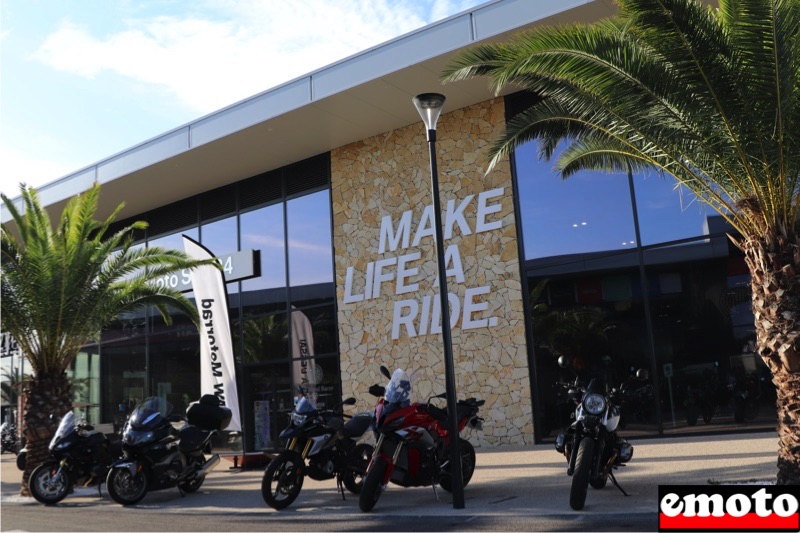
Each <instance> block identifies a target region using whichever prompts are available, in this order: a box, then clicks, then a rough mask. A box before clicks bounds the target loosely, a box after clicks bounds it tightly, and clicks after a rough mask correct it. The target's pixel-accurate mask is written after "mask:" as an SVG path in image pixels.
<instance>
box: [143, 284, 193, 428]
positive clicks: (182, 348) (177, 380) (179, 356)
mask: <svg viewBox="0 0 800 533" xmlns="http://www.w3.org/2000/svg"><path fill="white" fill-rule="evenodd" d="M186 297H187V298H189V299H190V300H193V299H194V295H193V293H191V292H189V293H186ZM170 317H171V318H172V324H169V325H168V324H167V323H166V322H165V321H164V318H163V317H162V316H161V314H160V313H159V312H158V311H156V310H155V309H153V310H151V319H150V320H151V324H152V326H151V333H150V335H149V337H148V366H149V368H148V378H149V391H148V395H149V396H159V397H161V398H164V399H165V400H167V401H168V402H170V403H171V404H172V405H173V407H174V409H175V412H177V413H185V412H186V408H187V407H188V406H189V402H192V401H195V400H198V399H199V398H200V351H199V346H200V340H199V333H198V331H197V327H196V326H195V325H194V323H193V322H192V321H191V319H190V318H189V317H188V316H187V315H185V314H183V313H180V312H178V311H177V310H174V309H172V310H171V312H170Z"/></svg>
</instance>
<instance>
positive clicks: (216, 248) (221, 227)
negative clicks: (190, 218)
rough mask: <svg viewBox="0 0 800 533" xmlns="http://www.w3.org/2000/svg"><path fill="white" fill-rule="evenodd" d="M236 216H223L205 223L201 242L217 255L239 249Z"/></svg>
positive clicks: (201, 232) (201, 231) (201, 229)
mask: <svg viewBox="0 0 800 533" xmlns="http://www.w3.org/2000/svg"><path fill="white" fill-rule="evenodd" d="M236 229H237V228H236V217H235V216H232V217H228V218H223V219H222V220H217V221H215V222H209V223H207V224H203V225H202V227H201V228H200V234H201V235H202V237H201V243H202V244H203V246H205V247H206V248H208V250H210V251H211V253H212V254H214V256H215V257H220V256H223V255H228V254H230V253H232V252H236V251H237V239H236Z"/></svg>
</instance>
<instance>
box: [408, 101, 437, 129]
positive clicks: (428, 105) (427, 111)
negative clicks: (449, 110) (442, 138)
mask: <svg viewBox="0 0 800 533" xmlns="http://www.w3.org/2000/svg"><path fill="white" fill-rule="evenodd" d="M412 101H413V102H414V107H416V108H417V111H418V112H419V116H420V117H422V122H424V123H425V129H426V130H428V131H430V130H436V121H438V120H439V115H440V114H441V113H442V107H444V95H442V94H438V93H423V94H418V95H417V96H415V97H414V98H413V99H412Z"/></svg>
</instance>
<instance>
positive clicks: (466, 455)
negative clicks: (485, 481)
mask: <svg viewBox="0 0 800 533" xmlns="http://www.w3.org/2000/svg"><path fill="white" fill-rule="evenodd" d="M460 441H461V442H460V446H461V479H463V480H464V484H463V485H462V487H466V486H467V484H468V483H469V481H470V480H471V479H472V474H473V473H474V472H475V448H474V447H473V446H472V444H471V443H470V442H469V441H468V440H465V439H460ZM439 485H440V486H441V487H442V488H443V489H444V490H446V491H447V492H453V479H452V476H451V475H450V466H449V465H448V466H447V468H446V469H445V472H444V475H442V477H441V479H439Z"/></svg>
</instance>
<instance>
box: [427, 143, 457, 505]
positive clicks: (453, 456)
mask: <svg viewBox="0 0 800 533" xmlns="http://www.w3.org/2000/svg"><path fill="white" fill-rule="evenodd" d="M428 146H429V147H430V156H431V194H432V195H433V220H434V226H435V237H436V260H437V266H438V270H439V297H440V307H441V313H440V315H441V317H442V340H443V342H444V375H445V391H446V394H447V418H448V429H447V433H448V435H449V437H450V474H451V475H452V478H453V479H452V489H453V509H463V508H464V479H463V478H462V477H461V476H462V474H461V443H460V442H459V435H458V415H457V413H456V409H457V402H456V376H455V366H454V364H453V339H452V336H451V334H450V302H449V301H448V298H447V273H446V270H445V269H446V265H445V262H444V239H443V237H442V212H441V211H442V209H441V203H440V201H439V177H438V174H437V168H436V130H432V129H429V130H428Z"/></svg>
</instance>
